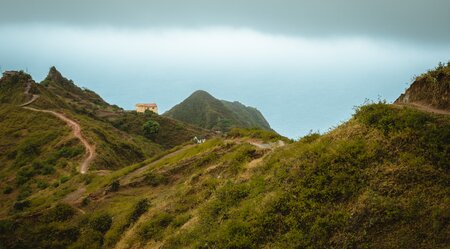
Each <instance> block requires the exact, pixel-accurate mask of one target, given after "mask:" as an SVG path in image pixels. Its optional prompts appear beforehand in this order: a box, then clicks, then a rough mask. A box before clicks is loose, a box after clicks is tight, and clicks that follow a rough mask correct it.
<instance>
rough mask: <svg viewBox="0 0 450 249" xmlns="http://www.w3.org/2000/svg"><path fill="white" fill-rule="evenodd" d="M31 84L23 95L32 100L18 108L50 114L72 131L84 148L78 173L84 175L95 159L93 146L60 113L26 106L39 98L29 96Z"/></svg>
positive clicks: (28, 84)
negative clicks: (83, 156)
mask: <svg viewBox="0 0 450 249" xmlns="http://www.w3.org/2000/svg"><path fill="white" fill-rule="evenodd" d="M31 83H32V82H30V81H29V82H28V83H27V86H26V87H25V91H24V94H25V95H32V98H31V100H29V101H27V102H25V103H23V104H22V105H20V106H21V107H23V108H25V109H27V110H30V111H35V112H43V113H50V114H52V115H54V116H56V117H57V118H59V119H61V120H62V121H64V122H65V123H66V124H67V125H68V126H69V127H70V128H71V129H72V134H73V135H74V136H75V137H76V138H78V139H79V140H80V141H81V143H82V144H83V146H84V147H85V148H86V153H85V154H86V156H85V158H84V160H83V162H82V163H81V165H80V173H81V174H85V173H86V172H87V170H88V168H89V164H90V163H91V162H92V160H93V159H94V157H95V146H93V145H91V144H89V142H88V141H87V140H86V138H85V137H84V136H83V135H82V134H81V126H80V125H79V124H78V123H77V122H75V121H73V120H72V119H70V118H68V117H66V116H64V115H63V114H61V113H58V112H55V111H50V110H41V109H36V108H33V107H28V105H30V104H32V103H33V102H34V101H36V99H38V98H39V95H38V94H30V89H31Z"/></svg>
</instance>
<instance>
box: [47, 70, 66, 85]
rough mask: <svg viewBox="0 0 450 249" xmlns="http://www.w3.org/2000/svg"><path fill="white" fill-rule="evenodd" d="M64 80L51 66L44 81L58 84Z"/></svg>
mask: <svg viewBox="0 0 450 249" xmlns="http://www.w3.org/2000/svg"><path fill="white" fill-rule="evenodd" d="M64 79H65V78H64V77H63V76H62V74H61V73H60V72H59V71H58V69H56V67H55V66H52V67H51V68H50V70H49V71H48V74H47V77H46V80H51V81H54V82H60V81H62V80H64Z"/></svg>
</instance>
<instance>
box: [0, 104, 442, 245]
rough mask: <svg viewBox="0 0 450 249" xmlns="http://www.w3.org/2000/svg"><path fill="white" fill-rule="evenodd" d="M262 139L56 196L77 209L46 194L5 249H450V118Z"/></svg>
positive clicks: (359, 117) (385, 118) (411, 115)
mask: <svg viewBox="0 0 450 249" xmlns="http://www.w3.org/2000/svg"><path fill="white" fill-rule="evenodd" d="M250 137H252V138H250ZM255 137H257V136H252V135H251V133H248V134H247V136H245V137H239V136H237V135H236V134H235V135H234V136H233V137H229V138H225V139H220V138H217V139H211V140H208V141H207V142H206V143H204V144H201V145H188V146H185V147H180V148H178V149H174V150H172V151H171V152H167V153H165V154H161V155H159V156H157V157H155V158H153V159H150V160H148V161H146V162H143V163H141V164H137V165H133V166H130V167H128V168H125V169H123V170H121V171H118V172H116V173H114V174H111V175H109V176H107V177H99V176H92V178H91V180H90V181H89V182H84V181H83V179H82V178H81V177H74V178H72V179H71V180H70V181H68V182H67V183H64V184H63V186H73V185H76V184H80V185H83V184H84V187H83V188H82V191H75V192H73V193H74V194H70V195H69V196H70V198H69V200H67V199H64V198H62V197H59V198H60V199H59V200H60V202H62V203H69V204H70V205H72V207H71V206H68V205H65V204H59V205H56V206H55V205H51V204H49V203H45V204H44V203H42V201H40V200H41V199H42V198H44V195H45V196H58V195H55V192H57V191H58V190H57V189H48V190H46V192H45V194H44V193H43V194H42V195H41V196H40V197H38V196H36V197H35V198H31V199H30V201H31V203H32V204H31V207H28V208H24V209H23V211H20V212H18V211H15V213H16V215H15V216H14V218H11V217H10V218H8V219H5V220H3V221H1V222H0V224H1V226H0V227H1V229H2V233H0V234H1V235H0V240H1V242H2V244H4V245H7V247H8V248H19V247H20V248H38V247H39V246H40V247H45V248H49V247H54V248H56V247H58V246H59V247H67V246H69V245H72V247H71V248H142V247H146V248H161V247H163V248H448V246H449V245H450V239H449V237H448V233H449V232H450V197H449V195H448V193H449V191H450V186H449V184H448V182H449V181H450V168H449V165H450V144H449V143H448V141H450V118H449V117H448V116H439V115H433V114H429V113H425V112H421V111H417V110H414V109H411V108H399V107H396V106H390V105H386V104H372V105H368V106H363V107H360V108H359V110H358V111H357V113H356V114H355V115H354V117H353V118H352V119H351V120H350V121H348V122H347V123H345V124H343V125H341V126H340V127H338V128H336V129H335V130H333V131H331V132H329V133H328V134H325V135H319V134H311V135H309V136H306V137H305V138H303V139H301V140H300V141H298V142H295V143H292V144H286V143H283V142H275V143H273V142H270V141H276V139H271V140H270V141H269V140H268V141H264V140H261V139H258V138H255ZM280 139H281V138H280ZM83 182H84V183H83ZM65 184H66V185H65ZM52 200H53V202H54V203H58V202H57V200H58V198H56V197H53V198H52ZM44 207H48V208H44ZM74 207H76V208H78V209H82V211H83V213H85V214H83V213H81V212H78V211H77V209H74ZM29 216H32V217H34V218H33V219H29V218H26V217H29ZM6 234H7V235H8V236H6ZM44 234H45V236H44ZM18 238H20V239H18ZM55 238H58V239H57V240H55Z"/></svg>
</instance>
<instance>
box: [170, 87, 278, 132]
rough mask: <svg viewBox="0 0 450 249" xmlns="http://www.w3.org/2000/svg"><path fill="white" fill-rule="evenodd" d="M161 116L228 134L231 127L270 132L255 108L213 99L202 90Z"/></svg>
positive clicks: (264, 120) (267, 124) (265, 121)
mask: <svg viewBox="0 0 450 249" xmlns="http://www.w3.org/2000/svg"><path fill="white" fill-rule="evenodd" d="M163 115H164V116H167V117H170V118H173V119H176V120H179V121H183V122H186V123H189V124H193V125H196V126H199V127H202V128H205V129H211V130H218V131H228V130H230V129H231V128H235V127H240V128H261V129H265V130H271V128H270V125H269V123H268V122H267V120H266V119H265V118H264V116H263V115H262V114H261V112H260V111H258V110H257V109H256V108H254V107H249V106H245V105H243V104H241V103H239V102H237V101H235V102H229V101H225V100H219V99H216V98H215V97H213V96H212V95H211V94H209V93H208V92H206V91H203V90H198V91H195V92H194V93H192V94H191V96H189V97H188V98H187V99H185V100H184V101H183V102H181V103H180V104H178V105H176V106H174V107H173V108H172V109H170V110H169V111H167V112H166V113H164V114H163Z"/></svg>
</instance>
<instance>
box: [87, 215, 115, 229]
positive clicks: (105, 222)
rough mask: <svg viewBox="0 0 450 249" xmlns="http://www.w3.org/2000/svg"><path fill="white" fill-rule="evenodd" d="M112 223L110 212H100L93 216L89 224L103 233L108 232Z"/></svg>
mask: <svg viewBox="0 0 450 249" xmlns="http://www.w3.org/2000/svg"><path fill="white" fill-rule="evenodd" d="M111 224H112V217H111V215H109V214H99V215H96V216H94V217H92V218H91V219H90V221H89V226H90V227H91V228H92V229H94V230H96V231H99V232H101V233H103V234H104V233H106V232H107V231H108V230H109V229H110V228H111Z"/></svg>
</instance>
